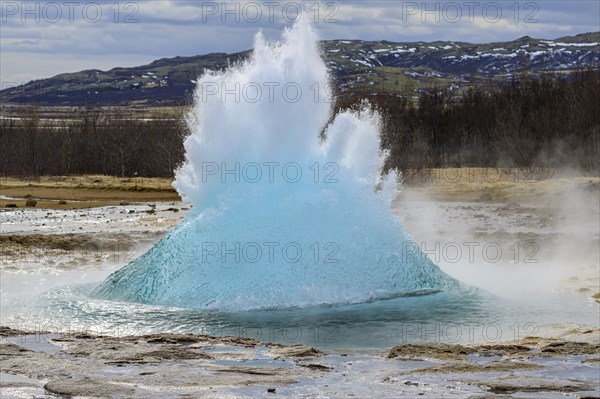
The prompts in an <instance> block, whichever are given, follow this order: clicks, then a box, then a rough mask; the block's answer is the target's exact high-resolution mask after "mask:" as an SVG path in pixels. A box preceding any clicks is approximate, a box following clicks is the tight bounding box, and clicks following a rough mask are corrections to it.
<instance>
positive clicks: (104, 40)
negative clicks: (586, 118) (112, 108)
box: [0, 0, 600, 87]
mask: <svg viewBox="0 0 600 399" xmlns="http://www.w3.org/2000/svg"><path fill="white" fill-rule="evenodd" d="M299 4H304V5H305V6H306V7H308V10H307V13H305V14H304V16H303V17H307V18H310V19H311V20H313V21H314V22H315V25H316V27H317V30H318V31H319V34H320V36H321V38H323V39H364V40H389V41H420V40H423V41H433V40H455V41H467V42H490V41H508V40H513V39H516V38H518V37H521V36H524V35H529V36H532V37H538V38H547V39H553V38H557V37H560V36H566V35H575V34H578V33H583V32H590V31H600V0H587V1H571V0H567V1H556V0H543V1H515V0H511V1H495V2H494V1H470V0H465V1H440V2H432V1H428V2H422V1H418V2H417V1H415V2H413V1H393V0H387V1H371V0H361V1H348V0H342V1H330V2H329V1H322V2H320V3H317V2H316V1H302V2H301V1H297V2H289V1H270V0H265V1H248V0H246V1H237V2H233V1H227V2H223V1H219V2H209V1H192V0H151V1H139V0H136V1H120V0H95V1H77V0H56V1H47V0H44V1H23V0H18V1H6V0H0V18H1V20H0V81H1V83H2V86H3V87H6V86H7V85H14V84H15V83H17V84H20V83H24V82H27V81H29V80H32V79H39V78H47V77H51V76H54V75H56V74H59V73H63V72H75V71H79V70H82V69H103V70H105V69H110V68H113V67H117V66H135V65H142V64H146V63H149V62H151V61H153V60H155V59H158V58H163V57H174V56H177V55H181V56H190V55H197V54H205V53H209V52H235V51H241V50H245V49H248V48H250V47H251V45H252V40H253V36H254V34H255V33H256V32H257V31H258V30H260V29H262V31H263V33H264V34H265V35H266V36H267V37H268V38H270V39H276V38H277V37H278V35H279V33H280V31H281V30H282V28H283V27H284V26H285V25H289V24H290V23H291V22H293V20H294V19H295V18H297V9H298V5H299Z"/></svg>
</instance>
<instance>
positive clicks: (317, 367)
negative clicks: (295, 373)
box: [299, 363, 333, 371]
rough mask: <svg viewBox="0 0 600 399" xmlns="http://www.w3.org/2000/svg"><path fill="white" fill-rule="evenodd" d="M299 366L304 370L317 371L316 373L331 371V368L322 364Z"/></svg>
mask: <svg viewBox="0 0 600 399" xmlns="http://www.w3.org/2000/svg"><path fill="white" fill-rule="evenodd" d="M299 366H300V367H306V368H309V369H311V370H318V371H330V370H333V367H329V366H324V365H322V364H316V363H310V364H299Z"/></svg>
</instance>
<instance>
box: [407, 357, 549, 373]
mask: <svg viewBox="0 0 600 399" xmlns="http://www.w3.org/2000/svg"><path fill="white" fill-rule="evenodd" d="M543 368H544V367H543V366H541V365H539V364H534V363H526V362H513V361H508V360H501V361H497V362H489V363H484V364H479V363H470V362H464V363H445V364H442V365H440V366H431V367H425V368H421V369H416V370H411V371H409V372H407V374H414V373H423V374H450V373H483V372H507V371H520V370H539V369H543Z"/></svg>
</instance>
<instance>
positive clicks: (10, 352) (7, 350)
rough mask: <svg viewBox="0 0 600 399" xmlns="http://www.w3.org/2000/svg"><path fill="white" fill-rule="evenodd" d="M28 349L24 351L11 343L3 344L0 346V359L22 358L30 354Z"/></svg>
mask: <svg viewBox="0 0 600 399" xmlns="http://www.w3.org/2000/svg"><path fill="white" fill-rule="evenodd" d="M31 352H32V351H30V350H29V349H25V348H23V347H22V346H19V345H15V344H13V343H3V344H1V345H0V359H1V358H3V357H5V356H8V357H12V356H23V355H26V354H27V353H31Z"/></svg>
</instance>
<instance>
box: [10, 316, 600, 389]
mask: <svg viewBox="0 0 600 399" xmlns="http://www.w3.org/2000/svg"><path fill="white" fill-rule="evenodd" d="M599 332H600V330H597V329H596V330H587V331H580V332H577V333H573V334H571V335H569V336H568V337H565V338H566V339H559V338H556V339H542V338H536V337H529V338H527V339H524V340H522V341H520V342H512V343H505V344H495V345H472V346H462V345H448V344H441V343H438V344H420V345H408V344H407V345H400V346H396V347H395V348H392V349H391V350H390V351H389V353H387V354H381V355H378V354H376V355H364V354H363V355H356V354H348V353H342V352H334V353H323V352H321V351H319V350H317V349H315V348H312V347H309V346H304V345H296V346H285V345H281V344H277V343H264V342H260V341H256V340H253V339H248V338H239V337H221V338H215V337H210V336H204V335H184V334H153V335H145V336H127V337H106V336H104V337H103V336H93V335H88V334H67V335H59V334H49V333H37V334H35V335H26V334H25V333H24V332H22V331H17V330H10V329H8V328H2V329H0V333H1V334H2V336H3V337H2V338H3V339H2V341H1V342H0V359H1V360H2V371H1V373H2V374H1V376H2V379H1V380H2V381H1V383H0V390H1V391H0V392H1V393H2V397H3V398H4V397H6V398H21V397H35V398H56V397H93V398H97V397H102V398H104V397H110V398H148V397H152V398H172V397H181V398H233V397H253V398H256V397H293V398H297V397H316V396H318V397H324V398H326V397H331V398H338V397H380V398H392V397H393V398H395V397H407V398H413V397H430V398H440V397H448V398H452V397H456V398H463V397H469V398H501V397H520V398H539V397H544V398H553V397H557V398H558V397H561V398H562V397H565V396H566V397H577V398H594V397H598V396H599V395H600V389H599V387H600V385H599V382H600V381H599V378H600V376H599V375H598V372H599V367H600V341H599V340H598V334H599Z"/></svg>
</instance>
